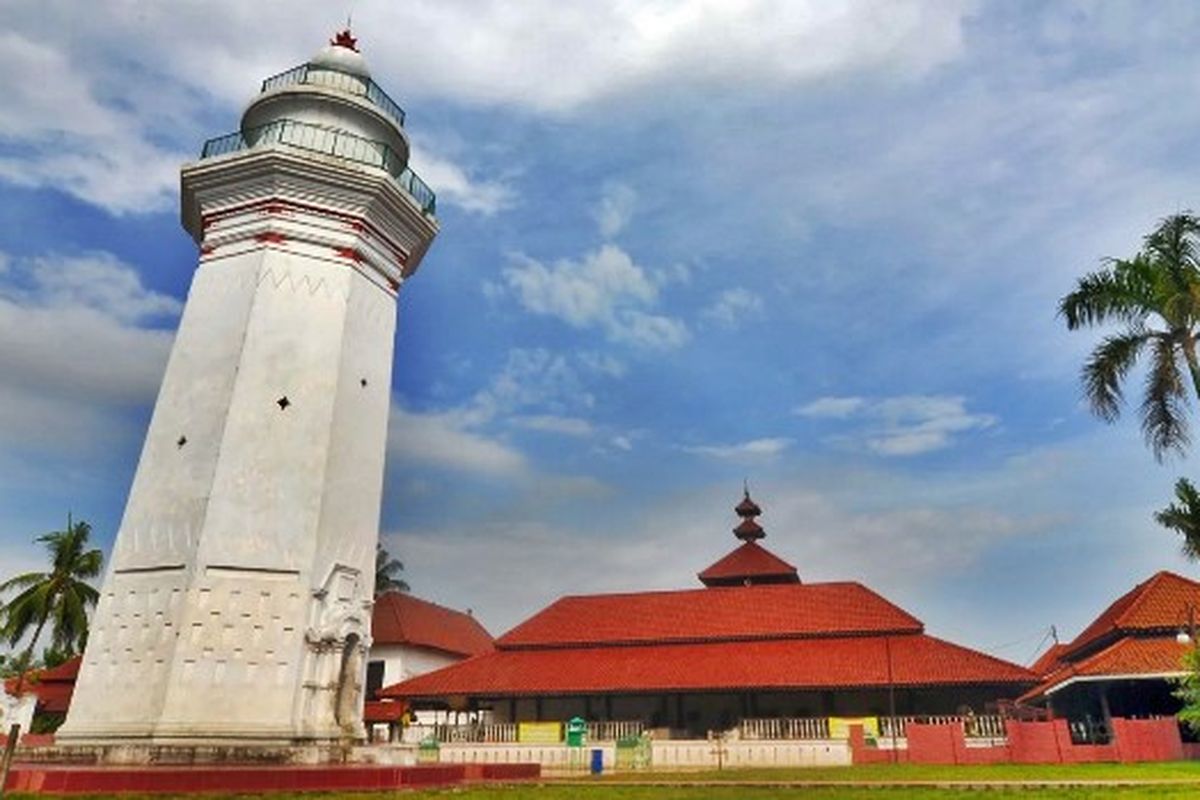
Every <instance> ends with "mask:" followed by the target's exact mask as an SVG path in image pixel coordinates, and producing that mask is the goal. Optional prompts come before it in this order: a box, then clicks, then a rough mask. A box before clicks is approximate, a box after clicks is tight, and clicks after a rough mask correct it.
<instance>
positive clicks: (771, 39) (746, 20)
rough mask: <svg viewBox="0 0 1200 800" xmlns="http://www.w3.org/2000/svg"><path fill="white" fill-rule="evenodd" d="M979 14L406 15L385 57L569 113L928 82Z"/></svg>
mask: <svg viewBox="0 0 1200 800" xmlns="http://www.w3.org/2000/svg"><path fill="white" fill-rule="evenodd" d="M968 7H969V6H968V4H966V3H961V2H940V3H939V2H928V1H927V0H898V1H897V2H890V3H884V4H874V3H871V4H851V5H838V4H830V3H800V2H788V1H787V0H749V1H748V2H739V3H713V2H706V0H676V1H674V2H671V1H668V2H658V3H653V4H647V3H627V2H621V1H620V0H612V1H611V2H601V3H592V4H589V5H588V6H587V11H586V13H582V12H581V11H580V10H579V9H578V8H575V7H573V6H570V5H564V4H562V3H559V2H554V1H553V0H535V1H534V2H526V3H521V4H519V5H517V6H514V5H512V4H506V3H503V2H499V0H495V1H494V2H484V3H473V4H470V5H467V6H454V5H449V4H446V3H423V4H413V3H409V4H406V5H405V6H403V7H394V11H393V10H391V9H389V12H390V13H388V12H383V13H384V14H386V16H388V17H389V18H390V19H389V21H390V22H391V25H389V27H393V26H394V28H395V29H397V30H405V31H406V32H407V34H408V37H409V38H410V40H411V41H410V44H409V45H408V46H407V47H406V48H403V51H404V52H398V53H387V54H381V62H382V61H384V60H386V63H388V64H391V63H394V62H397V61H403V62H404V63H405V72H406V73H409V74H414V79H413V85H414V86H422V87H426V88H427V90H428V89H433V90H435V91H438V92H441V93H449V94H451V95H453V96H457V97H460V98H463V99H467V100H469V101H476V102H486V103H506V104H514V105H519V106H525V107H533V108H536V109H540V110H548V111H556V112H563V111H569V110H571V109H574V108H576V107H578V106H581V105H584V104H587V103H592V102H596V101H598V100H602V99H605V98H612V97H614V96H617V95H621V94H627V93H631V92H636V91H639V90H644V89H648V88H651V87H653V88H654V89H657V90H660V91H669V90H671V89H672V88H681V87H686V86H695V85H700V86H708V87H712V86H720V85H724V84H730V83H739V84H740V83H744V82H748V81H749V82H755V83H771V84H783V85H787V84H794V83H798V82H804V81H813V80H819V79H822V78H829V77H831V76H835V75H839V74H844V73H853V72H871V71H878V72H879V73H881V74H886V75H897V76H910V75H920V74H922V73H924V72H926V71H927V70H929V69H931V68H932V67H935V66H937V65H939V64H942V63H945V62H946V61H948V60H950V59H953V58H955V57H956V56H957V55H958V54H959V52H960V51H961V48H962V22H963V18H964V16H965V14H966V9H967V8H968ZM376 13H379V7H378V6H376V7H372V8H371V9H370V10H367V9H362V10H361V11H360V8H359V7H356V8H355V17H356V19H358V18H359V17H360V15H361V17H362V19H363V20H364V22H366V21H367V20H368V19H372V18H373V15H374V14H376ZM363 30H364V33H365V31H366V30H367V28H365V27H364V28H363ZM463 31H470V32H471V35H470V36H463V34H462V32H463ZM366 46H367V47H368V48H369V47H370V41H369V39H368V41H367V42H366ZM372 52H373V51H372ZM447 53H454V54H455V55H456V56H457V57H455V58H447V57H446V54H447ZM547 76H553V78H552V79H550V80H548V79H547Z"/></svg>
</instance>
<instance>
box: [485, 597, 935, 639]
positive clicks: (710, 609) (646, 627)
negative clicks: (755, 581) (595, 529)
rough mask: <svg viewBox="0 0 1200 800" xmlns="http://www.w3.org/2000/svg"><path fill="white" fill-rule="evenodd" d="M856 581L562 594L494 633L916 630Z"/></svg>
mask: <svg viewBox="0 0 1200 800" xmlns="http://www.w3.org/2000/svg"><path fill="white" fill-rule="evenodd" d="M923 628H924V626H923V625H922V624H921V621H920V620H919V619H917V618H916V617H914V616H912V615H911V614H909V613H908V612H906V611H904V610H903V609H900V608H898V607H897V606H895V605H892V604H891V603H889V602H888V601H887V600H885V599H883V598H882V597H880V596H879V595H877V594H875V592H873V591H871V590H870V589H868V588H867V587H865V586H863V585H862V584H859V583H809V584H798V583H797V584H786V585H779V586H741V587H728V588H713V589H691V590H684V591H669V592H640V593H633V594H599V595H584V596H574V597H563V598H561V599H559V600H557V601H555V602H554V603H552V604H551V605H549V606H547V607H546V608H545V609H543V610H542V611H540V612H538V613H537V614H535V615H534V616H532V617H530V618H529V619H528V620H526V621H525V622H523V623H521V624H520V625H518V626H517V627H515V628H513V629H512V630H511V631H509V632H508V633H506V634H504V635H503V636H501V637H500V638H499V639H497V640H496V645H497V647H500V648H501V649H513V648H529V647H565V646H574V645H597V644H630V643H664V642H698V641H719V640H727V641H728V640H747V639H769V638H795V637H805V636H810V637H811V636H838V635H854V634H879V633H898V632H908V633H920V632H921V631H922V630H923Z"/></svg>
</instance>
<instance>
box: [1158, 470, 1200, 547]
mask: <svg viewBox="0 0 1200 800" xmlns="http://www.w3.org/2000/svg"><path fill="white" fill-rule="evenodd" d="M1154 519H1155V520H1156V521H1157V522H1158V524H1159V525H1162V526H1163V527H1164V528H1167V529H1169V530H1173V531H1175V532H1176V533H1178V534H1179V535H1180V536H1182V537H1183V543H1182V548H1183V554H1184V555H1185V556H1186V557H1187V558H1188V559H1190V560H1192V561H1200V492H1198V491H1196V487H1195V486H1193V485H1192V482H1191V481H1189V480H1188V479H1187V478H1180V479H1179V480H1178V481H1177V482H1176V483H1175V502H1174V503H1171V505H1169V506H1167V507H1166V508H1164V509H1163V510H1162V511H1159V512H1156V513H1155V515H1154Z"/></svg>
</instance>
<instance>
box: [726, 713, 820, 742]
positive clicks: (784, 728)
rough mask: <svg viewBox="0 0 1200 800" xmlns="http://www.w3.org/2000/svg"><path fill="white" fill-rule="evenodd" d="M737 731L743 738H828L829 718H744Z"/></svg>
mask: <svg viewBox="0 0 1200 800" xmlns="http://www.w3.org/2000/svg"><path fill="white" fill-rule="evenodd" d="M739 733H740V734H741V738H743V739H758V740H776V739H828V738H829V719H828V718H827V717H780V718H778V719H744V720H742V724H741V726H740V729H739Z"/></svg>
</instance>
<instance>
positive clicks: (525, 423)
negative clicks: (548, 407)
mask: <svg viewBox="0 0 1200 800" xmlns="http://www.w3.org/2000/svg"><path fill="white" fill-rule="evenodd" d="M513 422H514V423H515V424H516V425H518V426H520V427H522V428H528V429H529V430H531V431H541V432H543V433H557V434H561V435H563V436H575V437H579V438H583V437H587V436H591V435H592V434H593V433H595V432H596V429H595V428H594V427H593V426H592V423H590V422H588V421H587V420H586V419H580V418H579V417H559V416H555V415H553V414H533V415H530V416H517V417H513Z"/></svg>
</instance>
